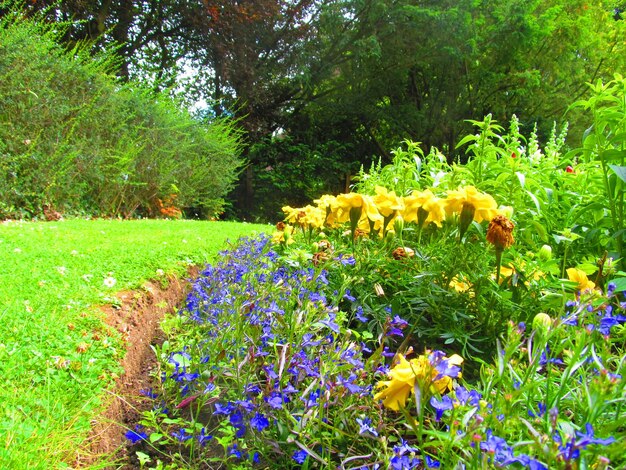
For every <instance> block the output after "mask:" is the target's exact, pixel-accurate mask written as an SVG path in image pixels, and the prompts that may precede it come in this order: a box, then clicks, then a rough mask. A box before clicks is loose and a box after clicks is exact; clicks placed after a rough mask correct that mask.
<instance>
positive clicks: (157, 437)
mask: <svg viewBox="0 0 626 470" xmlns="http://www.w3.org/2000/svg"><path fill="white" fill-rule="evenodd" d="M161 439H163V434H159V433H156V432H153V433H152V434H150V442H153V443H154V442H158V441H160V440H161Z"/></svg>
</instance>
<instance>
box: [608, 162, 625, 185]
mask: <svg viewBox="0 0 626 470" xmlns="http://www.w3.org/2000/svg"><path fill="white" fill-rule="evenodd" d="M609 168H611V170H613V173H615V174H616V175H617V177H618V178H619V179H621V180H622V181H623V182H625V183H626V166H617V165H609Z"/></svg>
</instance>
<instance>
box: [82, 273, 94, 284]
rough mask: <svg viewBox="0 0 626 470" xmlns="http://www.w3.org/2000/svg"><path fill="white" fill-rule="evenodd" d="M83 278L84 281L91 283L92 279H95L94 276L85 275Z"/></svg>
mask: <svg viewBox="0 0 626 470" xmlns="http://www.w3.org/2000/svg"><path fill="white" fill-rule="evenodd" d="M81 277H82V278H83V281H85V282H91V278H92V277H93V274H83V275H82V276H81Z"/></svg>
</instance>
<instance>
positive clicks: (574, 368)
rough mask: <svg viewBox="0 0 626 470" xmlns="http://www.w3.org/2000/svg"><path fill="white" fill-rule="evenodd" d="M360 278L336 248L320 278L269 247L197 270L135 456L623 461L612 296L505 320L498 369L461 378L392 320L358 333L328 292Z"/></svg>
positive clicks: (214, 460) (341, 298)
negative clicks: (417, 347) (527, 321)
mask: <svg viewBox="0 0 626 470" xmlns="http://www.w3.org/2000/svg"><path fill="white" fill-rule="evenodd" d="M358 269H359V267H358V265H357V264H355V260H354V258H353V257H351V256H350V255H348V254H346V253H345V252H344V253H337V252H335V253H334V254H333V255H332V257H331V258H330V259H329V260H328V261H327V262H326V264H325V266H324V267H322V266H320V265H318V266H317V267H314V266H313V265H312V263H299V262H297V261H295V260H294V259H293V257H292V258H290V257H286V256H285V255H284V254H283V255H279V254H278V253H277V252H276V251H275V249H274V247H272V245H271V243H270V241H269V239H268V238H258V239H247V240H243V241H242V242H241V243H240V244H238V245H236V246H235V247H233V249H232V250H231V251H229V252H225V253H223V254H222V259H221V261H220V263H219V264H217V265H215V266H209V267H207V269H206V270H205V271H204V272H203V273H202V276H201V277H200V278H199V279H198V280H197V281H196V282H195V283H194V286H193V291H192V293H191V294H190V295H189V297H188V299H187V302H186V305H185V308H184V309H183V311H182V312H181V315H180V316H178V317H175V318H172V319H171V320H169V322H168V323H167V324H166V325H165V330H166V332H167V333H168V334H169V335H170V338H171V339H170V340H169V341H168V342H166V343H165V344H164V345H163V347H162V348H160V349H159V350H158V354H159V357H160V358H161V360H162V370H161V371H160V372H159V377H160V379H161V380H160V382H161V383H160V386H159V387H155V388H154V389H153V390H150V391H147V392H146V393H147V394H148V395H149V396H150V397H151V398H152V399H153V402H154V408H153V410H152V411H150V412H147V413H145V414H144V419H143V420H142V422H141V424H140V425H139V426H138V427H137V428H136V429H134V430H130V431H129V432H128V433H127V437H128V438H129V439H130V440H131V441H133V442H136V444H135V445H136V446H137V449H136V450H138V452H137V453H138V455H139V456H140V458H141V460H143V461H144V462H148V460H150V461H151V462H152V463H153V464H155V463H156V462H157V460H161V461H162V462H163V463H164V464H165V465H166V466H168V465H169V468H178V467H179V466H184V467H195V468H202V466H203V465H204V466H208V467H215V466H217V465H218V464H220V463H224V464H226V465H228V466H232V467H240V468H243V467H254V466H257V465H258V466H261V467H271V468H283V467H285V468H288V467H291V466H294V467H298V466H300V465H302V466H303V467H304V468H307V467H318V468H336V467H340V468H388V467H389V468H436V467H440V466H441V467H442V468H491V467H504V466H509V465H510V466H512V467H514V468H520V467H527V468H574V466H577V465H582V464H583V463H584V464H585V465H587V466H590V465H592V464H593V465H595V467H594V468H607V466H608V465H609V462H611V465H612V468H620V465H624V463H625V462H624V458H623V456H622V452H621V449H622V447H623V444H624V429H623V425H622V419H623V417H624V411H623V406H622V404H623V400H624V386H623V381H622V379H621V374H622V372H623V354H622V350H621V349H620V348H623V339H624V328H623V327H622V326H618V325H619V324H621V323H622V322H623V321H624V320H625V319H626V317H624V316H623V309H624V304H623V303H620V302H621V301H623V298H622V296H621V294H620V296H618V295H616V293H615V292H614V291H611V289H609V292H608V293H607V295H601V294H599V293H597V292H596V293H592V294H591V295H589V296H587V297H585V298H584V299H583V300H581V299H580V298H579V299H578V300H575V301H574V300H573V301H571V302H569V303H568V305H567V308H566V310H565V311H563V312H562V314H561V315H560V317H559V318H555V319H554V320H552V319H551V318H550V317H548V316H547V315H546V316H545V317H538V318H537V320H536V321H535V322H534V323H535V324H534V325H533V326H532V327H531V326H530V325H529V326H525V325H524V324H516V323H513V322H511V323H509V324H507V326H506V328H507V335H506V339H505V341H504V343H503V344H502V345H500V343H499V342H498V343H496V344H494V345H493V347H494V348H497V354H495V358H494V360H493V362H491V363H489V364H488V363H484V364H482V366H481V371H480V374H479V378H478V379H476V380H474V381H472V382H466V381H465V380H464V379H463V378H462V374H461V367H460V366H461V365H462V358H461V357H459V356H458V355H456V356H455V355H451V356H450V357H446V356H445V353H443V352H441V351H424V352H423V353H422V354H418V353H417V352H412V351H411V349H412V348H411V347H410V345H409V344H408V343H407V342H406V341H404V342H403V335H404V333H405V332H406V331H407V326H408V325H407V322H406V321H404V320H403V319H402V318H400V317H399V316H391V314H390V313H389V308H387V309H386V311H387V314H388V318H387V319H386V326H385V327H384V329H383V333H381V334H380V335H378V336H376V337H374V335H372V334H371V333H369V332H368V329H367V328H364V326H366V325H367V323H365V322H364V321H367V319H366V318H364V313H363V310H362V302H361V301H360V300H359V299H356V298H354V297H353V295H352V293H351V292H350V291H348V290H338V289H337V287H338V281H339V280H341V278H342V276H344V275H354V274H357V273H358ZM546 317H547V318H546ZM409 339H410V338H409ZM398 350H402V352H403V354H399V353H398V354H396V351H398ZM405 357H406V358H405ZM409 357H411V359H408V360H407V358H409ZM162 452H165V453H166V454H167V456H166V457H163V454H162Z"/></svg>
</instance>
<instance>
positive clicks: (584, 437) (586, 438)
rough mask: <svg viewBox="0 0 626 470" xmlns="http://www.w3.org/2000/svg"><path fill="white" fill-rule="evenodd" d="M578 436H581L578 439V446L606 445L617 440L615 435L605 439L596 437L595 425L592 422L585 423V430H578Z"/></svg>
mask: <svg viewBox="0 0 626 470" xmlns="http://www.w3.org/2000/svg"><path fill="white" fill-rule="evenodd" d="M576 437H578V438H579V439H578V440H577V441H576V447H580V448H584V447H587V446H588V445H590V444H600V445H603V446H606V445H609V444H612V443H614V442H615V438H614V437H613V436H610V437H607V438H604V439H601V438H597V437H594V435H593V426H592V425H591V424H590V423H587V424H586V425H585V432H582V431H576Z"/></svg>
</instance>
